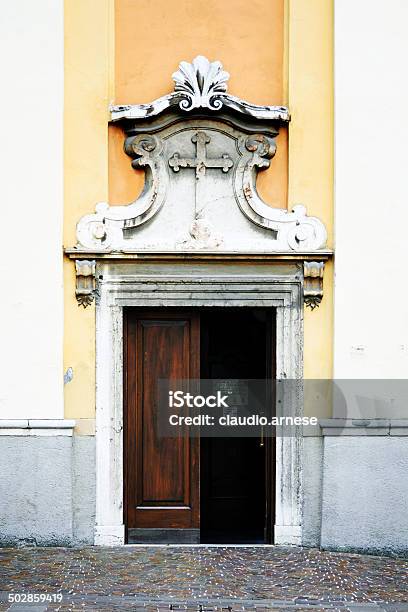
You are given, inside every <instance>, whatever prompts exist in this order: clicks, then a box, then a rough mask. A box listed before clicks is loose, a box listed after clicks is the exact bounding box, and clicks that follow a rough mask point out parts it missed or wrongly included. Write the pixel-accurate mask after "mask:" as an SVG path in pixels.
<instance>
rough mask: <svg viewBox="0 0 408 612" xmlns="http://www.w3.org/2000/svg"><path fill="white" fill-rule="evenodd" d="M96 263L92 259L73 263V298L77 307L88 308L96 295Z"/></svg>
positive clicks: (78, 260)
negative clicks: (74, 275) (74, 276)
mask: <svg viewBox="0 0 408 612" xmlns="http://www.w3.org/2000/svg"><path fill="white" fill-rule="evenodd" d="M95 269H96V262H95V260H94V259H92V260H90V259H82V260H80V259H77V260H76V261H75V273H76V287H75V297H76V299H77V302H78V306H83V307H84V308H86V307H87V306H90V305H91V304H92V302H93V301H94V299H95V296H96V295H97V288H96V279H95Z"/></svg>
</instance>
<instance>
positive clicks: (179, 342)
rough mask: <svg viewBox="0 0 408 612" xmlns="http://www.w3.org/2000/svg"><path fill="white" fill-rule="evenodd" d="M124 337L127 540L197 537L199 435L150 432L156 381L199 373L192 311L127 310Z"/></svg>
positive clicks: (196, 328)
mask: <svg viewBox="0 0 408 612" xmlns="http://www.w3.org/2000/svg"><path fill="white" fill-rule="evenodd" d="M124 336H125V367H124V371H125V385H124V386H125V439H124V450H125V454H124V460H125V461H124V462H125V518H126V525H127V531H128V541H129V542H132V541H133V542H137V541H151V542H153V541H159V542H166V541H167V542H171V541H174V542H177V541H191V542H194V541H199V440H198V439H197V438H190V437H189V436H188V431H186V430H180V435H179V436H178V437H177V438H174V437H173V438H163V437H159V435H158V432H157V417H158V413H157V411H158V384H157V383H158V380H159V379H170V380H175V381H176V380H184V379H199V378H200V370H199V368H200V360H199V345H200V337H199V315H198V313H192V312H186V311H184V312H183V311H182V310H180V311H177V312H176V311H173V310H171V309H169V308H166V309H163V310H160V309H157V310H156V311H154V310H150V311H149V312H147V311H143V310H136V309H129V310H128V311H126V316H125V334H124Z"/></svg>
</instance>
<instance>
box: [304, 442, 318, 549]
mask: <svg viewBox="0 0 408 612" xmlns="http://www.w3.org/2000/svg"><path fill="white" fill-rule="evenodd" d="M322 464H323V438H321V437H319V436H307V437H304V438H303V505H302V525H303V529H302V546H308V547H315V548H317V547H319V546H320V528H321V507H322V470H323V468H322Z"/></svg>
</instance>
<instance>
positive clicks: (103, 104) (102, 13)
mask: <svg viewBox="0 0 408 612" xmlns="http://www.w3.org/2000/svg"><path fill="white" fill-rule="evenodd" d="M64 19H65V109H64V158H65V160H64V165H65V167H64V176H65V185H64V201H65V206H64V246H73V245H74V244H75V226H76V223H77V221H78V220H79V218H80V217H81V216H82V215H84V214H86V213H89V212H93V210H94V207H95V204H96V202H100V201H107V199H108V128H107V122H108V120H109V113H108V106H109V103H110V100H111V92H112V85H113V79H112V75H113V67H112V59H113V55H112V52H113V47H112V43H113V36H112V33H113V30H112V28H113V1H112V0H66V2H65V15H64ZM64 294H65V301H64V321H65V329H64V367H65V369H66V368H68V367H72V368H73V373H74V378H73V380H72V382H70V383H69V384H67V385H66V386H65V417H66V418H82V419H89V418H93V417H94V415H95V307H94V306H90V307H88V308H87V309H86V310H84V309H83V308H82V307H81V308H79V307H78V304H77V302H76V299H75V271H74V264H73V262H71V261H69V260H67V259H65V262H64Z"/></svg>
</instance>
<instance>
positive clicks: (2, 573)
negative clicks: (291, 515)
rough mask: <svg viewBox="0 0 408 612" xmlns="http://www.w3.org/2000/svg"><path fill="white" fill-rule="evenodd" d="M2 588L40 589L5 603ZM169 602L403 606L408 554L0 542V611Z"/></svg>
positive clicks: (222, 606) (300, 608) (148, 611)
mask: <svg viewBox="0 0 408 612" xmlns="http://www.w3.org/2000/svg"><path fill="white" fill-rule="evenodd" d="M11 593H13V594H20V595H21V598H23V599H24V597H27V596H28V594H31V595H33V596H34V594H37V595H39V596H40V598H41V595H42V596H43V599H44V598H45V596H46V595H47V599H46V601H44V602H41V601H40V602H39V603H31V604H27V603H24V602H22V601H20V602H17V603H13V604H11V603H8V602H9V595H10V594H11ZM53 596H56V597H57V596H58V597H59V598H61V597H62V601H55V602H52V601H50V599H52V598H53ZM36 599H39V598H38V597H37V598H36ZM47 600H48V601H47ZM169 609H173V610H180V611H182V610H188V611H190V610H191V611H193V610H201V611H202V612H211V611H213V610H214V611H220V610H230V611H231V610H232V611H233V612H235V610H258V611H262V610H280V611H284V610H285V611H286V610H287V611H290V610H291V611H292V612H293V611H294V612H306V611H308V612H310V611H311V610H316V609H317V610H330V611H331V612H336V611H337V612H339V611H341V612H346V611H347V610H348V611H352V612H380V611H381V610H386V611H387V612H405V611H408V560H407V559H399V558H390V557H374V556H365V555H357V554H340V553H331V552H322V551H319V550H315V549H300V548H284V547H229V548H227V547H208V548H207V547H133V546H126V547H121V548H95V547H87V548H13V549H12V548H3V549H0V611H5V610H10V611H13V612H23V611H25V610H30V611H31V612H45V611H51V610H61V611H66V610H98V611H101V612H102V611H105V610H141V611H144V612H153V611H155V610H160V612H162V611H164V610H169Z"/></svg>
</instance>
